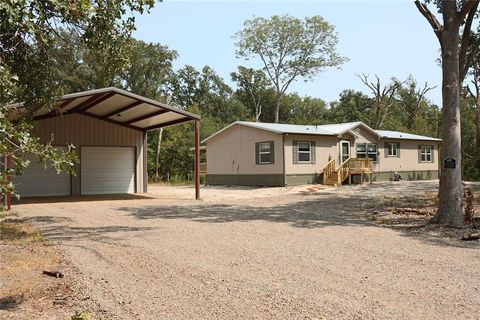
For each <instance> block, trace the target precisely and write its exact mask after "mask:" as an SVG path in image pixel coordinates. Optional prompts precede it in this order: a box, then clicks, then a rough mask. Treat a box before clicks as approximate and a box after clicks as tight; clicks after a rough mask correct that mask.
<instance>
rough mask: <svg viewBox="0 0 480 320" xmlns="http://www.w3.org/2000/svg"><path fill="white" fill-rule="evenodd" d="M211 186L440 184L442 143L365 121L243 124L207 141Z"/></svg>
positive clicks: (240, 122)
mask: <svg viewBox="0 0 480 320" xmlns="http://www.w3.org/2000/svg"><path fill="white" fill-rule="evenodd" d="M202 142H203V143H205V144H206V150H207V151H206V153H207V165H206V167H207V177H206V183H207V184H210V185H254V186H288V185H298V184H308V183H324V184H331V185H339V184H342V183H347V182H350V183H355V182H362V181H366V180H370V181H382V180H391V179H394V174H399V175H400V176H401V177H402V179H403V180H425V179H438V177H439V166H438V159H439V146H440V143H441V140H440V139H436V138H431V137H425V136H420V135H415V134H409V133H403V132H398V131H387V130H373V129H372V128H370V127H368V126H367V125H366V124H364V123H362V122H351V123H340V124H329V125H318V126H315V125H313V126H312V125H291V124H273V123H259V122H245V121H237V122H234V123H232V124H230V125H229V126H227V127H225V128H224V129H222V130H220V131H218V132H216V133H215V134H213V135H211V136H210V137H208V138H207V139H205V140H204V141H202Z"/></svg>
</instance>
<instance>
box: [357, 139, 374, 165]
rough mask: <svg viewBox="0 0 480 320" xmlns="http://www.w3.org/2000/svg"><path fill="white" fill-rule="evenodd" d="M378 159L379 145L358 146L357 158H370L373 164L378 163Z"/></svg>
mask: <svg viewBox="0 0 480 320" xmlns="http://www.w3.org/2000/svg"><path fill="white" fill-rule="evenodd" d="M377 157H378V154H377V145H376V144H375V143H360V144H357V158H370V159H372V161H373V162H377V160H378V158H377Z"/></svg>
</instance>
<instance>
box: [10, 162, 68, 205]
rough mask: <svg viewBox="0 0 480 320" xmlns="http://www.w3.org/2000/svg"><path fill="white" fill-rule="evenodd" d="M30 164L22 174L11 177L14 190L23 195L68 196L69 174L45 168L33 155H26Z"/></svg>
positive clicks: (48, 167)
mask: <svg viewBox="0 0 480 320" xmlns="http://www.w3.org/2000/svg"><path fill="white" fill-rule="evenodd" d="M27 158H28V160H30V165H29V166H28V167H27V168H25V170H23V174H22V175H21V176H18V177H13V178H12V181H13V184H14V185H15V189H16V192H17V193H18V194H19V195H20V196H23V197H43V196H69V195H70V194H71V192H70V190H71V183H70V174H68V173H60V174H57V171H56V170H54V169H52V168H51V167H50V166H47V168H45V164H44V163H43V162H41V163H39V162H38V160H37V157H36V156H35V155H30V156H28V157H27Z"/></svg>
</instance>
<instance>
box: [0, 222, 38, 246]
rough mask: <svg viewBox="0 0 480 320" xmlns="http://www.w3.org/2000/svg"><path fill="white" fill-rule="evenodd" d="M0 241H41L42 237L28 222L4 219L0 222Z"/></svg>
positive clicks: (21, 242)
mask: <svg viewBox="0 0 480 320" xmlns="http://www.w3.org/2000/svg"><path fill="white" fill-rule="evenodd" d="M0 241H2V242H9V243H19V244H26V243H32V242H43V241H44V238H43V236H42V235H41V233H40V232H39V231H38V230H37V229H35V228H34V227H33V226H32V225H30V224H28V223H23V222H19V221H9V220H5V221H1V222H0Z"/></svg>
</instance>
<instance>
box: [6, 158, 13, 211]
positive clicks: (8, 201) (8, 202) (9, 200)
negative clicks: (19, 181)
mask: <svg viewBox="0 0 480 320" xmlns="http://www.w3.org/2000/svg"><path fill="white" fill-rule="evenodd" d="M9 167H10V152H9V151H8V150H7V154H6V155H5V171H7V170H8V168H9ZM7 181H8V182H10V181H12V177H11V176H10V175H7ZM5 207H6V209H7V211H8V210H10V209H11V208H12V193H11V192H10V191H8V192H7V194H6V197H5Z"/></svg>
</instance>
